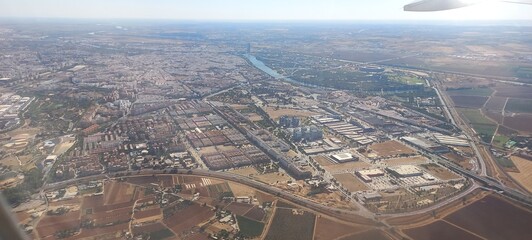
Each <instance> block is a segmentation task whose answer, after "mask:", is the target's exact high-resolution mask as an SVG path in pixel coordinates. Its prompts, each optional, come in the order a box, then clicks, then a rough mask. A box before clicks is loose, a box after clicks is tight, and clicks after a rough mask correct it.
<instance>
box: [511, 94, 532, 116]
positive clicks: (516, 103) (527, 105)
mask: <svg viewBox="0 0 532 240" xmlns="http://www.w3.org/2000/svg"><path fill="white" fill-rule="evenodd" d="M504 110H506V111H510V112H515V113H532V100H531V99H520V98H510V99H508V103H507V104H506V108H505V109H504Z"/></svg>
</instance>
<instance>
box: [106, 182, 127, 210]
mask: <svg viewBox="0 0 532 240" xmlns="http://www.w3.org/2000/svg"><path fill="white" fill-rule="evenodd" d="M134 192H135V186H132V185H130V184H127V183H123V182H117V181H110V182H107V183H105V186H104V204H105V205H111V204H117V203H125V202H129V201H131V198H132V197H133V193H134Z"/></svg>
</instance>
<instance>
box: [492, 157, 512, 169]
mask: <svg viewBox="0 0 532 240" xmlns="http://www.w3.org/2000/svg"><path fill="white" fill-rule="evenodd" d="M495 161H497V163H498V164H499V165H501V167H503V168H516V166H515V164H514V162H512V160H510V159H509V158H506V157H496V158H495Z"/></svg>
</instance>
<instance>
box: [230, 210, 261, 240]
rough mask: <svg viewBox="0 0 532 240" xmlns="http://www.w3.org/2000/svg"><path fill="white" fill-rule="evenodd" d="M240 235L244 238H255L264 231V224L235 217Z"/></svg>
mask: <svg viewBox="0 0 532 240" xmlns="http://www.w3.org/2000/svg"><path fill="white" fill-rule="evenodd" d="M236 219H237V222H238V228H240V233H241V234H242V235H244V236H246V237H257V236H260V235H261V234H262V231H263V230H264V223H262V222H258V221H255V220H251V219H249V218H246V217H242V216H238V215H237V216H236Z"/></svg>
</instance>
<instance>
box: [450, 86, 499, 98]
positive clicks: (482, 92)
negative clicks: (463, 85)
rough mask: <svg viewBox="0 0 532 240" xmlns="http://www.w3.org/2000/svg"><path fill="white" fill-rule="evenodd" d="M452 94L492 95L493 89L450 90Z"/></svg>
mask: <svg viewBox="0 0 532 240" xmlns="http://www.w3.org/2000/svg"><path fill="white" fill-rule="evenodd" d="M447 92H448V93H449V94H450V95H467V96H485V97H487V96H491V94H492V93H493V89H491V88H467V89H458V90H448V91H447Z"/></svg>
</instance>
